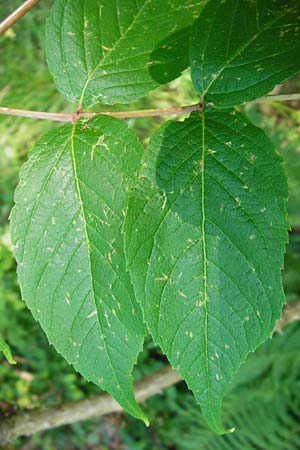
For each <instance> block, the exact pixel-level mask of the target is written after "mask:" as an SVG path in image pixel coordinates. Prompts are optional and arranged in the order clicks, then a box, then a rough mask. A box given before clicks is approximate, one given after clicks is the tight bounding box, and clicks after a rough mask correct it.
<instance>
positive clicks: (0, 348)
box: [0, 336, 16, 364]
mask: <svg viewBox="0 0 300 450" xmlns="http://www.w3.org/2000/svg"><path fill="white" fill-rule="evenodd" d="M0 352H3V354H4V356H5V358H6V359H7V361H8V362H9V364H16V361H15V360H14V358H13V356H12V353H11V350H10V347H9V345H8V344H7V343H6V342H5V340H4V339H3V337H2V336H0Z"/></svg>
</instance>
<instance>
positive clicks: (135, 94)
mask: <svg viewBox="0 0 300 450" xmlns="http://www.w3.org/2000/svg"><path fill="white" fill-rule="evenodd" d="M203 4H204V1H203V0H196V1H195V0H184V1H183V0H164V1H163V2H162V1H161V0H138V1H136V0H121V1H120V0H101V1H100V0H82V1H80V2H70V1H68V0H56V1H55V3H54V5H53V8H52V11H51V15H50V17H49V20H48V23H47V33H46V51H47V58H48V64H49V68H50V71H51V72H52V74H53V76H54V80H55V83H56V86H57V88H58V89H59V90H60V91H61V93H62V94H63V95H64V96H65V97H66V98H67V99H68V100H70V101H71V102H77V103H79V106H80V107H89V106H91V105H94V104H95V103H97V102H101V103H105V104H112V103H129V102H132V101H134V100H136V99H138V98H140V97H143V96H145V95H146V94H147V93H148V92H149V91H151V90H152V89H155V88H156V87H158V86H159V85H160V84H164V83H167V82H169V81H171V80H173V79H174V78H177V77H178V76H179V75H180V74H181V72H182V71H183V70H184V69H185V68H186V67H187V66H188V64H189V61H188V46H189V35H190V33H189V31H190V26H191V24H192V23H193V21H194V19H196V17H198V15H199V12H200V10H201V8H202V5H203Z"/></svg>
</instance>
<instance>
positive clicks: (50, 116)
mask: <svg viewBox="0 0 300 450" xmlns="http://www.w3.org/2000/svg"><path fill="white" fill-rule="evenodd" d="M291 100H300V94H287V95H266V96H265V97H261V98H258V99H256V100H253V101H252V102H246V103H266V102H287V101H291ZM201 109H202V103H196V104H195V105H189V106H181V107H177V108H166V109H141V110H139V111H119V112H114V111H99V112H84V111H78V112H74V113H68V114H61V113H48V112H43V111H27V110H23V109H14V108H5V107H0V115H1V114H2V115H6V116H18V117H29V118H31V119H44V120H53V121H57V122H76V121H77V120H79V119H82V118H84V119H92V118H93V117H95V116H99V115H104V116H111V117H117V118H119V119H131V118H137V117H155V116H171V115H180V114H190V113H191V112H194V111H201Z"/></svg>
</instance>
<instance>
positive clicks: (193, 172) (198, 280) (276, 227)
mask: <svg viewBox="0 0 300 450" xmlns="http://www.w3.org/2000/svg"><path fill="white" fill-rule="evenodd" d="M142 167H143V169H142V172H141V175H140V182H139V184H138V185H137V187H136V188H135V189H134V190H133V192H132V194H131V196H130V200H129V207H128V215H127V219H126V222H125V251H126V254H127V264H128V268H129V270H130V272H131V274H132V281H133V284H134V287H135V291H136V297H137V299H138V301H140V302H141V305H142V309H143V314H144V319H145V321H146V323H147V325H148V327H149V330H150V332H151V333H152V336H153V338H154V340H155V342H156V343H158V344H159V345H160V346H161V348H162V350H163V351H164V353H166V355H167V357H168V358H169V360H170V362H171V364H172V365H173V366H174V367H176V368H178V369H179V371H180V373H181V374H182V376H183V378H184V379H185V380H186V382H187V384H188V386H189V387H190V389H191V390H192V391H193V393H194V394H195V397H196V399H197V401H198V402H199V404H200V405H201V408H202V412H203V414H204V417H205V419H206V421H207V422H208V424H209V425H210V426H211V427H212V428H213V429H214V430H215V431H216V432H218V433H223V432H224V429H223V427H222V424H221V401H222V397H223V396H224V393H225V392H226V390H227V388H228V385H229V383H230V382H231V380H232V378H233V375H234V374H235V373H236V371H237V370H238V368H239V367H240V365H241V364H242V362H243V361H244V360H245V359H246V356H247V354H248V353H249V352H251V351H253V350H254V349H255V348H256V347H257V346H258V345H259V344H261V343H262V342H263V341H264V340H265V339H266V338H267V337H268V336H269V334H270V332H271V330H272V329H273V327H274V324H275V321H276V319H278V318H279V316H280V312H281V307H282V304H283V303H284V301H285V298H284V294H283V289H282V283H281V268H282V266H283V254H284V247H285V242H286V240H287V224H286V212H285V202H286V196H287V192H286V180H285V176H284V174H283V170H282V165H281V160H280V158H279V157H278V156H277V155H276V153H275V152H274V148H273V145H272V143H271V142H270V140H269V139H268V138H267V136H266V135H265V134H264V132H263V131H261V130H260V129H258V128H256V127H254V126H253V125H252V124H251V123H249V122H248V120H247V119H246V118H245V117H244V116H243V115H241V114H238V113H236V112H235V111H231V112H221V111H219V112H211V111H210V112H205V113H203V114H202V117H200V116H199V115H198V114H194V115H192V116H191V117H190V118H189V119H187V120H185V122H169V123H167V124H166V126H164V127H163V128H162V129H160V130H159V131H158V132H157V134H156V135H155V136H154V137H153V139H152V141H151V143H150V145H149V148H148V149H147V151H146V153H145V157H144V160H143V162H142Z"/></svg>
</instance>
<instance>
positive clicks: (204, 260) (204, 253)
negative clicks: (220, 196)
mask: <svg viewBox="0 0 300 450" xmlns="http://www.w3.org/2000/svg"><path fill="white" fill-rule="evenodd" d="M201 121H202V149H201V167H200V170H201V185H202V189H201V211H202V223H201V230H202V234H201V237H202V272H203V282H204V285H203V288H204V289H203V290H204V305H203V307H204V347H205V349H204V351H205V371H206V379H207V392H208V396H209V403H210V409H212V408H211V405H212V401H211V384H210V375H209V355H208V293H207V251H206V235H205V222H206V211H205V112H204V111H203V112H202V117H201ZM213 420H214V422H215V418H214V416H213ZM215 425H216V426H217V423H216V422H215Z"/></svg>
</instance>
